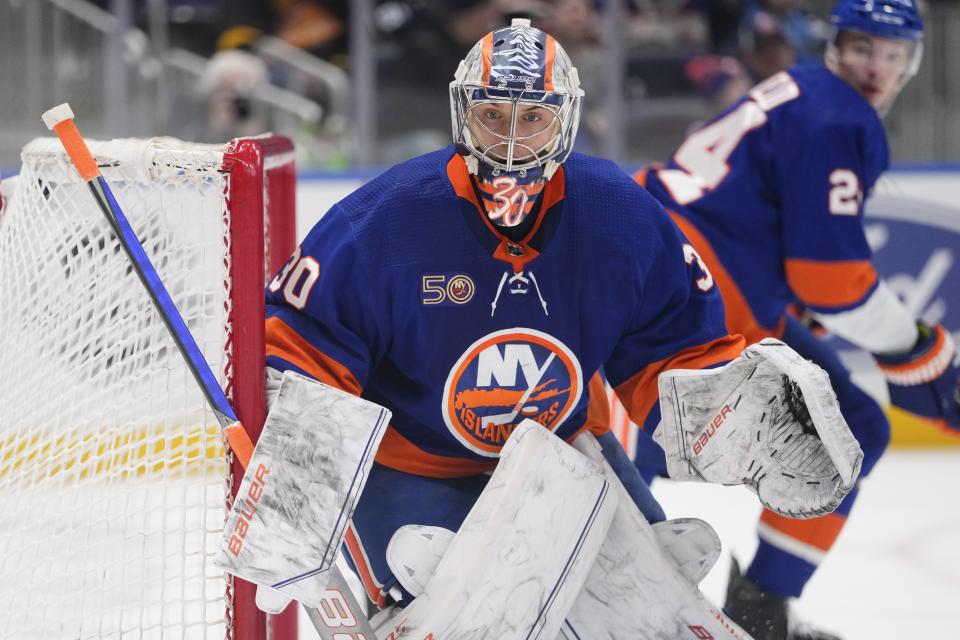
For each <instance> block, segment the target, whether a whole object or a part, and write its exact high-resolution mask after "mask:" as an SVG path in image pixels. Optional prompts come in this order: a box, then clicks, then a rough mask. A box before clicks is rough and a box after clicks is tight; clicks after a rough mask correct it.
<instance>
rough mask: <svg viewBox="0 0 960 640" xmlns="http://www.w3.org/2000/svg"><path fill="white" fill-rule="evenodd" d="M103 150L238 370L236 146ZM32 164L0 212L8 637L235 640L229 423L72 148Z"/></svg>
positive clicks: (143, 235) (165, 264)
mask: <svg viewBox="0 0 960 640" xmlns="http://www.w3.org/2000/svg"><path fill="white" fill-rule="evenodd" d="M91 147H92V149H93V151H94V153H95V155H97V157H98V161H100V162H101V164H103V163H104V162H105V161H106V160H108V159H109V161H110V164H111V165H112V166H110V167H107V168H105V169H104V175H105V176H106V177H107V179H108V181H109V182H110V185H111V187H112V189H113V191H114V194H115V195H116V197H117V200H118V202H119V203H120V205H121V207H122V208H123V210H124V212H125V213H126V215H127V217H128V218H129V220H130V222H131V224H132V225H133V227H134V229H135V230H136V231H137V234H138V236H139V237H140V240H141V242H142V243H143V245H144V248H145V249H146V251H147V254H148V255H149V256H150V257H151V259H152V260H153V261H154V265H155V266H156V268H157V271H158V272H159V274H160V277H161V278H162V280H163V281H164V283H165V284H166V286H167V288H168V290H169V292H170V294H171V296H172V297H173V299H174V302H175V303H176V304H177V306H178V308H179V309H180V311H181V313H182V314H183V316H184V319H185V320H186V323H187V325H188V326H189V328H190V330H191V331H192V332H193V335H194V336H195V338H196V340H197V343H198V344H199V346H200V348H201V350H202V351H203V353H204V355H205V357H206V358H207V361H208V362H209V363H210V365H211V367H212V369H213V371H214V373H215V374H216V375H218V376H220V377H221V378H222V376H223V375H224V373H223V372H224V371H225V370H226V369H227V363H226V362H225V356H224V345H225V343H226V340H227V335H228V331H229V327H227V321H228V318H227V315H226V311H225V309H227V308H228V301H227V295H228V290H229V281H228V272H227V270H226V267H225V265H226V264H228V258H227V256H226V255H225V251H226V249H225V247H226V246H227V243H226V242H225V239H226V234H227V229H226V224H227V223H228V215H225V207H224V202H225V199H224V189H225V177H224V175H222V174H221V173H220V172H219V171H218V169H219V168H220V167H221V164H222V159H223V154H222V151H223V150H222V148H221V147H213V146H207V145H187V144H185V143H180V142H179V141H170V140H160V141H148V142H131V141H124V142H121V143H109V144H104V145H98V144H91ZM22 159H23V167H22V171H21V174H20V176H19V177H18V178H17V179H16V185H15V188H14V189H13V197H12V198H8V199H7V200H8V201H7V202H6V204H5V206H4V208H3V210H2V213H0V514H2V515H0V602H2V603H3V609H4V613H2V614H0V628H2V629H3V631H2V632H0V636H2V637H3V638H30V639H41V638H71V639H85V638H121V637H122V638H223V637H224V636H225V634H226V633H227V631H228V630H227V629H226V627H227V621H226V619H227V616H226V614H225V611H226V609H227V601H226V596H225V586H226V585H225V582H224V578H223V575H222V573H221V572H220V571H218V570H217V569H215V568H214V567H212V566H211V565H210V562H209V560H210V558H211V557H212V555H213V553H214V552H215V550H216V548H217V545H218V544H219V540H220V536H221V532H222V528H223V518H224V504H225V501H226V496H227V491H228V489H227V486H226V477H227V466H226V463H225V461H224V454H223V446H222V442H221V437H220V431H219V428H218V426H217V423H216V420H215V419H214V417H213V416H212V414H211V413H210V412H209V410H208V409H207V408H206V405H205V403H204V399H203V396H202V394H201V393H200V391H199V389H198V387H197V385H196V383H195V382H194V380H193V378H192V377H191V375H190V373H189V372H188V370H187V368H186V366H185V365H184V363H183V361H182V359H181V357H180V354H179V353H178V351H177V349H176V347H175V345H174V343H173V342H172V340H171V339H170V337H169V336H168V335H167V333H166V330H165V329H164V327H163V323H162V321H161V320H160V318H159V316H158V315H157V313H156V311H155V310H154V308H153V306H152V304H151V302H150V299H149V297H148V296H147V294H146V293H145V291H144V290H143V287H142V286H141V284H140V282H139V280H138V279H137V277H136V275H135V274H134V273H133V272H132V270H131V267H130V266H129V263H128V259H127V257H126V255H125V254H124V253H123V251H122V249H121V248H120V245H119V243H118V242H117V240H116V238H115V237H114V235H113V233H112V232H111V230H110V227H109V225H108V223H107V222H106V220H105V219H104V217H103V214H102V213H101V212H100V211H99V210H98V209H97V207H96V205H95V204H94V201H93V199H92V198H91V196H90V194H89V193H88V189H87V186H86V185H85V184H84V183H83V182H81V180H80V179H79V178H78V177H77V175H76V173H75V172H74V171H73V169H72V168H70V167H69V165H68V164H66V162H65V160H64V158H63V154H62V151H61V150H60V148H59V146H58V144H57V143H56V142H54V141H49V140H44V141H38V142H35V143H31V144H30V145H28V146H27V147H26V148H25V150H24V153H23V156H22ZM5 191H9V185H6V187H5Z"/></svg>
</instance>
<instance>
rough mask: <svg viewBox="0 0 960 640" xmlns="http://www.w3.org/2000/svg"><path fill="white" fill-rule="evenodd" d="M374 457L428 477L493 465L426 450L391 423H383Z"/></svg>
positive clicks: (456, 474)
mask: <svg viewBox="0 0 960 640" xmlns="http://www.w3.org/2000/svg"><path fill="white" fill-rule="evenodd" d="M374 460H376V461H377V462H378V463H379V464H382V465H383V466H385V467H390V468H391V469H395V470H397V471H403V472H404V473H412V474H414V475H418V476H426V477H428V478H462V477H464V476H472V475H476V474H478V473H485V472H487V471H492V470H493V468H494V467H495V466H497V461H496V460H494V459H491V460H490V461H489V462H487V461H480V460H468V459H466V458H454V457H451V456H440V455H436V454H434V453H428V452H426V451H424V450H423V449H421V448H420V447H418V446H417V445H415V444H413V443H412V442H410V441H409V440H407V439H406V438H404V437H403V436H402V435H400V433H399V432H398V431H397V430H396V429H394V428H393V427H392V426H388V427H387V432H386V433H385V434H384V435H383V440H382V441H381V442H380V448H379V449H377V457H376V458H374Z"/></svg>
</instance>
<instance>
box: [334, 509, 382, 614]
mask: <svg viewBox="0 0 960 640" xmlns="http://www.w3.org/2000/svg"><path fill="white" fill-rule="evenodd" d="M344 541H345V542H346V544H347V550H348V551H349V552H350V557H351V558H352V559H353V564H354V566H355V567H356V568H357V573H359V574H360V581H361V582H362V583H363V588H364V590H366V592H367V597H368V598H370V601H371V602H373V603H374V604H375V605H377V607H378V608H380V609H382V608H383V606H384V605H385V604H386V598H385V597H384V594H383V591H382V590H381V586H382V585H381V584H380V583H379V582H377V579H376V577H375V576H374V575H373V570H372V569H371V568H370V561H369V559H368V558H367V554H366V552H365V551H364V550H363V546H362V545H361V544H360V539H359V538H358V537H357V532H356V531H355V530H354V528H353V523H352V522H350V523H348V524H347V534H346V537H345V538H344Z"/></svg>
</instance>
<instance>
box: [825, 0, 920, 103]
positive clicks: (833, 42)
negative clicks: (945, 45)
mask: <svg viewBox="0 0 960 640" xmlns="http://www.w3.org/2000/svg"><path fill="white" fill-rule="evenodd" d="M830 23H831V25H832V27H833V37H832V38H830V42H829V44H828V45H827V51H826V56H825V61H826V64H827V66H828V67H830V68H831V69H832V70H834V71H836V70H837V67H838V62H839V51H838V43H839V38H840V37H841V35H842V34H843V33H844V32H847V31H854V32H857V33H861V34H865V35H868V36H874V37H876V38H883V39H885V40H901V41H905V42H906V43H907V45H908V47H909V49H908V60H907V63H906V65H904V70H903V73H902V74H901V76H900V78H899V83H898V85H897V87H896V91H894V93H893V96H892V97H891V98H890V100H889V101H888V103H887V104H885V105H882V107H880V109H879V110H880V111H881V113H882V112H884V111H885V110H886V109H887V108H889V107H890V104H891V103H892V102H893V100H894V99H895V98H896V95H897V93H899V91H900V89H902V88H903V86H904V85H906V83H907V82H908V81H909V80H910V78H912V77H913V76H915V75H916V73H917V71H918V70H919V68H920V60H921V58H922V57H923V20H922V19H921V18H920V13H919V12H918V10H917V5H916V2H915V0H839V1H838V2H837V3H836V4H835V5H834V6H833V10H832V11H831V13H830Z"/></svg>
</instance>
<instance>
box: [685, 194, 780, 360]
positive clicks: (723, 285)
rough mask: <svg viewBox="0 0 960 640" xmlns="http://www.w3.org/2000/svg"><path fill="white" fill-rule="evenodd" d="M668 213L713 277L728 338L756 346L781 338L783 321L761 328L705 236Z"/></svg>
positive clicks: (690, 224)
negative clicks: (773, 325)
mask: <svg viewBox="0 0 960 640" xmlns="http://www.w3.org/2000/svg"><path fill="white" fill-rule="evenodd" d="M668 213H669V214H670V217H671V218H673V222H674V223H675V224H676V225H677V226H678V227H680V230H681V231H683V235H685V236H687V239H688V240H690V242H692V243H693V246H694V248H695V249H696V250H697V253H699V254H700V258H702V259H703V261H704V262H705V263H706V265H707V268H708V269H709V270H710V273H711V274H712V275H713V280H714V282H716V283H717V287H719V289H720V296H721V297H722V298H723V307H724V309H725V310H726V317H727V331H729V332H730V333H732V334H733V333H739V334H740V335H742V336H743V337H744V340H746V343H747V344H753V343H755V342H759V341H760V340H763V339H764V338H770V337H774V338H779V337H780V336H782V335H783V328H784V326H785V324H786V319H784V318H781V319H780V321H779V322H778V323H777V326H776V327H773V328H767V327H765V326H763V325H761V324H760V323H759V322H758V321H757V318H756V316H754V315H753V311H752V310H751V309H750V305H749V304H747V299H746V298H745V297H744V295H743V293H742V292H741V291H740V287H738V286H737V284H736V282H734V280H733V278H732V277H731V276H730V274H729V273H728V272H727V270H726V269H725V268H724V267H723V264H721V262H720V258H718V257H717V254H716V252H715V251H714V250H713V247H712V246H711V245H710V242H709V241H708V240H707V238H706V236H704V235H703V234H702V233H700V230H699V229H697V228H696V227H695V226H693V224H692V223H691V222H690V221H689V220H687V219H686V218H684V217H683V216H681V215H680V214H678V213H676V212H675V211H670V210H668Z"/></svg>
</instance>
